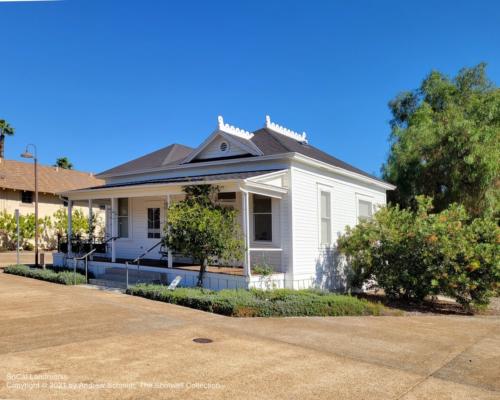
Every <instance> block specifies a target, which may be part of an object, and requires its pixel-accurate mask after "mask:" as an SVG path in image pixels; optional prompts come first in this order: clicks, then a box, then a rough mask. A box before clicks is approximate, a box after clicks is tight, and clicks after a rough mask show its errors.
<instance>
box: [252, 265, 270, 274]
mask: <svg viewBox="0 0 500 400" xmlns="http://www.w3.org/2000/svg"><path fill="white" fill-rule="evenodd" d="M252 273H254V274H256V275H262V276H269V275H272V274H274V268H273V267H272V266H271V265H269V264H266V263H262V264H257V265H254V266H253V267H252Z"/></svg>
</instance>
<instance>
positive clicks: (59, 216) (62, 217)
mask: <svg viewBox="0 0 500 400" xmlns="http://www.w3.org/2000/svg"><path fill="white" fill-rule="evenodd" d="M53 217H54V230H55V233H56V234H58V235H61V236H66V234H67V232H68V210H67V209H66V208H60V209H59V210H57V211H56V212H55V213H54V216H53ZM98 224H99V221H98V220H97V215H95V214H94V215H93V224H92V229H93V230H95V227H96V225H98ZM72 226H73V235H75V236H82V235H84V234H88V232H89V218H88V217H87V216H86V215H85V214H84V213H83V211H81V210H79V209H73V212H72Z"/></svg>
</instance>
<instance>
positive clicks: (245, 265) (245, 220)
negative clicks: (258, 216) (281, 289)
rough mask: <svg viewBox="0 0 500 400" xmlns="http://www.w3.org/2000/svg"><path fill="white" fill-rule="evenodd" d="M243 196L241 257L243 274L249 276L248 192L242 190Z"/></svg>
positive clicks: (250, 274)
mask: <svg viewBox="0 0 500 400" xmlns="http://www.w3.org/2000/svg"><path fill="white" fill-rule="evenodd" d="M241 193H242V195H243V196H242V197H243V207H242V208H243V209H242V212H243V215H242V217H243V236H244V237H245V257H244V258H243V268H244V270H245V276H247V277H248V278H250V277H251V276H252V272H251V268H250V266H251V264H250V218H249V201H248V197H249V196H248V192H247V191H246V190H242V191H241Z"/></svg>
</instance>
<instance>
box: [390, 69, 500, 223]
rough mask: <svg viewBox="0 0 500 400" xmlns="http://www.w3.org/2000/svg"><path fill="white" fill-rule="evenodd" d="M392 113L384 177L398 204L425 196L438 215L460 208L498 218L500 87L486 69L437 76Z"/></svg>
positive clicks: (402, 98) (399, 100)
mask: <svg viewBox="0 0 500 400" xmlns="http://www.w3.org/2000/svg"><path fill="white" fill-rule="evenodd" d="M389 107H390V109H391V111H392V115H393V119H392V120H391V128H392V132H391V137H390V140H391V150H390V154H389V157H388V160H387V162H386V163H385V165H384V166H383V167H382V172H383V176H384V178H385V179H386V180H388V181H389V182H391V183H394V184H395V185H397V189H396V191H394V192H393V193H392V194H391V200H392V201H393V202H396V203H399V204H400V205H401V206H402V207H408V206H412V205H414V203H413V202H414V198H415V196H416V195H421V194H424V195H427V196H432V197H433V198H434V205H435V207H436V209H437V211H440V210H443V209H445V208H446V207H447V206H448V205H449V204H450V203H453V202H457V203H460V204H463V205H464V206H465V207H466V208H467V210H468V211H469V212H470V213H471V214H473V215H481V214H484V213H487V214H491V213H496V214H498V212H499V199H500V194H499V193H500V89H499V88H498V87H497V86H496V85H495V84H494V83H493V82H491V81H490V80H489V79H488V78H487V76H486V65H485V64H479V65H477V66H476V67H474V68H464V69H462V70H461V71H460V72H459V73H458V75H457V76H456V77H454V78H449V77H447V76H446V75H444V74H442V73H440V72H437V71H433V72H431V73H430V74H429V75H428V76H427V78H425V79H424V81H423V82H422V84H421V86H420V88H419V89H417V90H414V91H411V92H404V93H400V94H399V95H398V96H397V97H396V98H395V99H393V100H392V101H391V102H390V103H389Z"/></svg>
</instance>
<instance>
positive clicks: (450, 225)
mask: <svg viewBox="0 0 500 400" xmlns="http://www.w3.org/2000/svg"><path fill="white" fill-rule="evenodd" d="M431 204H432V201H431V200H430V199H429V198H425V197H423V196H422V197H417V210H416V211H411V210H409V209H400V208H399V206H396V207H386V208H383V209H381V210H379V211H378V212H377V213H376V214H375V216H374V218H373V219H372V220H371V221H365V222H363V223H361V224H359V225H358V226H356V227H354V228H347V232H346V234H345V235H343V236H342V237H341V238H339V241H338V246H339V250H340V251H341V253H343V254H345V255H346V256H347V259H348V261H349V263H350V265H351V267H352V268H353V271H354V278H353V282H352V284H353V285H355V286H360V285H361V284H363V283H366V282H368V281H369V280H370V279H375V280H376V281H377V283H378V285H379V286H380V287H382V288H383V289H384V291H385V292H386V294H387V295H388V296H389V297H401V298H406V299H413V300H418V301H421V300H423V299H424V297H425V296H427V295H436V294H443V295H446V296H449V297H452V298H454V299H456V300H457V302H459V303H460V304H462V305H463V306H464V307H465V308H468V307H469V306H470V305H473V306H481V305H485V304H487V303H488V302H489V299H490V297H491V296H492V295H493V294H494V292H495V291H497V290H498V289H499V288H500V228H499V227H498V226H497V224H496V223H495V221H494V220H492V219H488V218H476V219H473V220H472V221H471V220H470V218H469V215H468V214H467V212H466V210H465V208H464V207H463V206H459V205H456V204H452V205H450V206H449V207H448V208H447V209H445V210H443V211H441V212H440V213H435V214H433V213H431V212H430V211H431Z"/></svg>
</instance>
